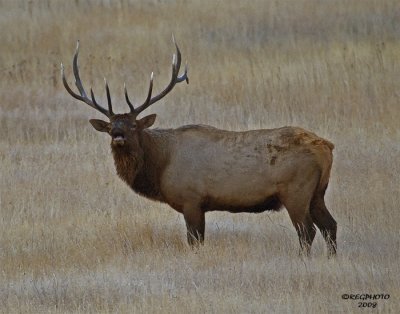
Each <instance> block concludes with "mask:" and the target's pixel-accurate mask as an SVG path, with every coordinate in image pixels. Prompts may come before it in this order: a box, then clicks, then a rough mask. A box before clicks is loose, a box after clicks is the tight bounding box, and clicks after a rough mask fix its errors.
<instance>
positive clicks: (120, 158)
mask: <svg viewBox="0 0 400 314" xmlns="http://www.w3.org/2000/svg"><path fill="white" fill-rule="evenodd" d="M171 137H172V134H171V132H170V130H163V129H152V130H150V129H146V130H143V131H142V132H141V134H140V136H139V141H140V147H141V149H142V151H141V152H139V153H138V152H134V151H130V150H120V149H115V148H112V152H113V157H114V163H115V167H116V170H117V174H118V176H119V177H120V178H121V179H122V180H123V181H125V183H127V184H128V185H129V186H130V187H131V188H132V189H133V190H134V191H135V192H136V193H138V194H140V195H142V196H145V197H147V198H149V199H152V200H156V201H161V202H162V201H163V200H164V198H163V195H162V193H161V189H160V180H161V177H162V173H163V171H164V169H165V167H166V166H167V164H168V160H169V153H168V151H169V150H168V145H169V143H170V142H171Z"/></svg>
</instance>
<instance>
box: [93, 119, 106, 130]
mask: <svg viewBox="0 0 400 314" xmlns="http://www.w3.org/2000/svg"><path fill="white" fill-rule="evenodd" d="M89 122H90V124H91V125H92V126H93V127H94V128H95V129H96V130H97V131H100V132H108V131H109V130H110V123H108V122H106V121H103V120H98V119H90V120H89Z"/></svg>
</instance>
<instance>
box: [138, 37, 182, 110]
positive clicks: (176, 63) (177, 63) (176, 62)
mask: <svg viewBox="0 0 400 314" xmlns="http://www.w3.org/2000/svg"><path fill="white" fill-rule="evenodd" d="M172 41H173V43H174V45H175V47H176V54H174V55H173V56H172V74H171V81H170V82H169V84H168V85H167V87H166V88H165V89H164V90H163V91H162V92H161V93H159V94H158V95H156V96H154V97H153V98H151V89H149V95H148V97H147V99H146V101H145V102H144V103H143V105H141V106H140V107H138V108H136V109H135V113H136V114H139V113H140V112H142V111H143V110H144V109H146V108H147V107H149V106H150V105H152V104H154V103H155V102H157V101H159V100H160V99H161V98H163V97H164V96H165V95H167V94H168V93H169V92H170V91H171V90H172V89H173V88H174V86H175V85H176V83H180V82H183V81H186V82H187V83H189V78H188V76H187V70H188V68H187V65H186V66H185V72H184V74H182V75H181V76H178V74H179V70H180V67H181V60H182V56H181V52H180V50H179V47H178V44H177V43H176V41H175V37H174V35H172ZM152 77H153V76H152ZM152 85H153V79H151V81H150V87H151V88H152Z"/></svg>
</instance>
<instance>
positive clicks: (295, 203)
mask: <svg viewBox="0 0 400 314" xmlns="http://www.w3.org/2000/svg"><path fill="white" fill-rule="evenodd" d="M300 183H301V184H299V183H297V184H293V185H291V186H289V187H288V188H287V190H286V191H285V192H284V193H280V200H281V202H282V203H283V205H284V206H285V207H286V209H287V211H288V213H289V217H290V219H291V221H292V224H293V226H294V227H295V229H296V231H297V235H298V237H299V241H300V254H302V253H303V254H305V255H306V256H309V255H310V253H311V245H312V242H313V240H314V237H315V234H316V229H315V226H314V223H313V219H312V217H311V214H310V201H311V197H312V193H307V191H314V190H315V185H316V183H315V180H308V181H303V182H300ZM299 186H300V187H302V188H301V189H299Z"/></svg>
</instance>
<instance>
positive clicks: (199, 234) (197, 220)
mask: <svg viewBox="0 0 400 314" xmlns="http://www.w3.org/2000/svg"><path fill="white" fill-rule="evenodd" d="M183 216H184V218H185V222H186V228H187V240H188V243H189V245H190V246H197V245H199V244H203V242H204V229H205V215H204V211H203V210H201V209H200V208H199V207H198V206H185V208H184V210H183Z"/></svg>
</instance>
